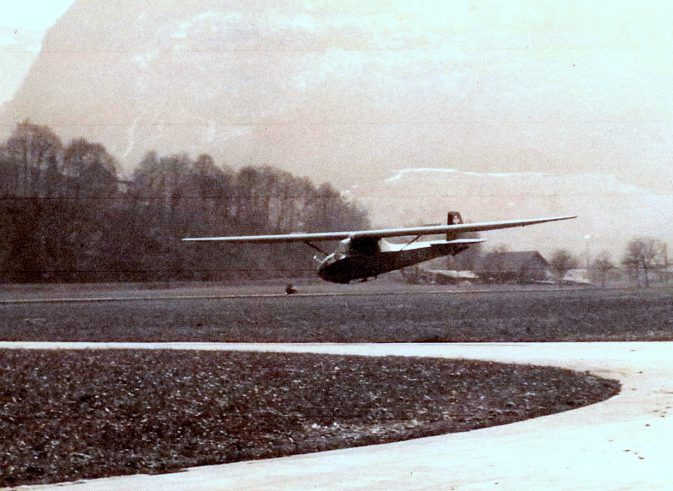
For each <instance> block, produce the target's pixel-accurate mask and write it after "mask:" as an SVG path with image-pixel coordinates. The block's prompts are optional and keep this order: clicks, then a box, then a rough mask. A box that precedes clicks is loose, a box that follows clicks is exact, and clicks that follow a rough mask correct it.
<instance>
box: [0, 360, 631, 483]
mask: <svg viewBox="0 0 673 491" xmlns="http://www.w3.org/2000/svg"><path fill="white" fill-rule="evenodd" d="M618 390H619V384H618V383H617V382H614V381H609V380H605V379H601V378H598V377H594V376H591V375H588V374H580V373H576V372H572V371H569V370H562V369H557V368H548V367H533V366H520V365H519V366H517V365H505V364H495V363H487V362H472V361H451V360H437V359H414V358H366V357H353V356H350V357H338V356H319V355H306V354H273V353H264V354H261V353H226V352H225V353H213V352H170V353H169V352H162V351H156V352H148V351H86V352H72V351H62V352H46V351H4V352H3V351H0V486H13V485H19V484H28V483H48V482H60V481H67V480H77V479H81V478H87V477H88V478H92V477H99V476H108V475H121V474H133V473H139V472H144V473H146V472H150V473H156V472H167V471H170V470H175V469H179V468H183V467H189V466H197V465H206V464H214V463H225V462H235V461H240V460H250V459H259V458H267V457H274V456H280V455H290V454H295V453H306V452H315V451H320V450H328V449H335V448H342V447H352V446H358V445H366V444H375V443H384V442H390V441H396V440H404V439H408V438H414V437H420V436H427V435H434V434H441V433H449V432H456V431H466V430H470V429H475V428H482V427H486V426H493V425H498V424H505V423H510V422H513V421H519V420H522V419H527V418H531V417H535V416H540V415H543V414H551V413H555V412H559V411H564V410H568V409H574V408H577V407H579V406H583V405H586V404H591V403H594V402H597V401H600V400H603V399H606V398H608V397H610V396H612V395H614V394H616V393H617V392H618Z"/></svg>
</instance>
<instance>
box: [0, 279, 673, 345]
mask: <svg viewBox="0 0 673 491" xmlns="http://www.w3.org/2000/svg"><path fill="white" fill-rule="evenodd" d="M0 340H3V341H213V342H222V341H234V342H239V341H244V342H272V343H275V342H337V343H340V342H352V343H360V342H400V343H404V342H481V341H485V342H498V341H502V342H512V341H664V340H667V341H670V340H673V290H671V289H651V290H570V291H544V290H541V291H532V292H531V291H516V292H493V293H469V294H461V295H455V294H451V293H449V292H447V293H446V294H441V293H440V294H433V295H428V294H418V293H413V292H409V293H392V294H390V295H366V294H363V295H357V296H334V297H292V296H289V297H280V298H261V299H260V298H238V299H188V300H152V301H145V300H137V301H129V302H114V301H112V302H100V303H81V304H30V305H21V304H5V305H0Z"/></svg>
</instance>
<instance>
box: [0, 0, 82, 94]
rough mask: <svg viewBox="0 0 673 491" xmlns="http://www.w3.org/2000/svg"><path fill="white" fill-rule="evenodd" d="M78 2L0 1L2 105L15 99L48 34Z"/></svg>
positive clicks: (0, 89) (56, 0) (63, 0)
mask: <svg viewBox="0 0 673 491" xmlns="http://www.w3.org/2000/svg"><path fill="white" fill-rule="evenodd" d="M73 2H74V0H20V1H17V0H0V73H2V76H1V77H0V104H1V103H3V102H5V101H7V100H8V99H11V98H12V95H13V94H14V91H15V90H16V89H17V88H18V86H19V84H20V83H21V80H23V77H24V76H25V75H26V73H27V72H28V69H29V68H30V65H31V63H32V62H33V60H34V59H35V57H36V56H37V53H38V52H39V50H40V44H41V42H42V38H43V37H44V34H45V33H46V32H47V29H49V27H50V26H52V25H53V24H54V23H55V22H56V20H57V19H58V18H59V17H60V16H61V15H62V14H63V13H64V12H65V11H66V10H67V9H68V7H70V5H72V3H73Z"/></svg>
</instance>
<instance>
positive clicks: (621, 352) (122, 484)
mask: <svg viewBox="0 0 673 491" xmlns="http://www.w3.org/2000/svg"><path fill="white" fill-rule="evenodd" d="M90 348H137V349H197V350H201V349H209V350H253V351H285V352H312V353H331V354H357V355H370V356H384V355H402V356H433V357H447V358H471V359H482V360H493V361H502V362H515V363H535V364H542V365H554V366H560V367H566V368H572V369H575V370H590V371H591V372H593V373H595V374H597V375H601V376H604V377H610V378H616V379H619V380H620V381H621V382H622V385H623V387H622V392H621V393H620V394H619V395H617V396H615V397H613V398H612V399H609V400H607V401H605V402H602V403H599V404H595V405H593V406H588V407H584V408H580V409H576V410H573V411H568V412H565V413H560V414H554V415H550V416H545V417H541V418H536V419H532V420H528V421H523V422H519V423H514V424H510V425H504V426H497V427H492V428H485V429H481V430H476V431H472V432H467V433H454V434H449V435H442V436H435V437H430V438H422V439H418V440H410V441H406V442H398V443H391V444H385V445H376V446H370V447H360V448H353V449H345V450H336V451H331V452H323V453H316V454H307V455H298V456H293V457H285V458H279V459H271V460H261V461H253V462H241V463H235V464H226V465H215V466H208V467H200V468H193V469H189V470H187V471H185V472H179V473H174V474H163V475H156V476H147V475H138V476H125V477H115V478H106V479H97V480H91V481H85V482H80V483H77V484H74V485H73V486H74V487H73V489H77V490H118V489H161V490H162V491H167V490H199V491H201V490H211V489H212V490H214V489H246V490H252V489H254V490H263V489H273V490H276V489H291V490H301V489H364V488H366V489H385V490H392V489H404V490H406V489H442V490H450V489H460V490H468V489H498V490H502V489H512V490H514V489H516V490H521V489H535V490H538V489H567V490H576V489H603V490H604V489H629V490H630V489H638V490H651V489H662V490H663V489H671V488H673V465H671V455H673V417H672V416H673V414H672V413H671V412H672V411H673V343H540V344H526V343H517V344H361V345H358V344H348V345H346V344H339V345H330V344H283V345H281V344H216V343H163V344H156V343H155V344H153V343H19V342H17V343H10V342H3V343H0V349H90ZM64 487H65V488H70V486H69V485H65V486H64V485H58V489H63V488H64ZM50 488H51V489H54V488H56V486H36V487H33V488H32V489H50Z"/></svg>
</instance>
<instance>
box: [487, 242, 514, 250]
mask: <svg viewBox="0 0 673 491" xmlns="http://www.w3.org/2000/svg"><path fill="white" fill-rule="evenodd" d="M509 251H511V248H510V247H509V244H505V243H504V242H500V243H498V244H495V245H494V246H493V247H492V248H491V251H490V252H509Z"/></svg>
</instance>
